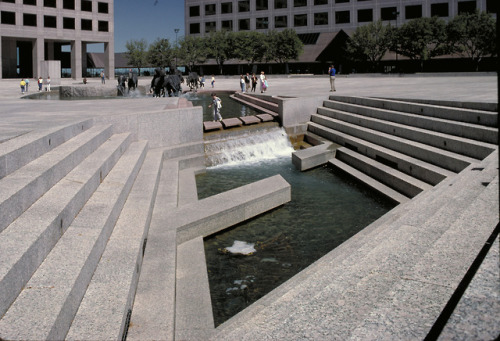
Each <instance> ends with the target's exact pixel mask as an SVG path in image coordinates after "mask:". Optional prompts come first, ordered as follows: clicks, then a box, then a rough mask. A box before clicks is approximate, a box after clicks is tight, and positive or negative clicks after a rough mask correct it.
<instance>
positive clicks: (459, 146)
mask: <svg viewBox="0 0 500 341" xmlns="http://www.w3.org/2000/svg"><path fill="white" fill-rule="evenodd" d="M361 112H362V111H361V110H360V113H359V114H358V113H356V114H353V113H348V112H344V111H340V110H336V109H328V108H318V114H319V115H324V116H326V117H330V118H334V119H337V120H341V121H344V122H348V123H351V124H356V125H359V126H361V127H365V128H370V129H373V130H376V131H380V132H384V133H387V134H391V135H394V136H398V137H404V138H406V139H408V140H412V141H416V142H420V143H425V144H427V145H429V146H433V147H436V148H440V149H443V150H447V151H450V152H454V153H457V154H461V155H465V156H469V157H473V158H476V159H483V158H485V157H486V156H487V155H489V154H490V153H491V152H492V151H493V150H495V148H496V145H494V144H491V143H485V142H481V141H476V140H471V139H468V138H464V137H459V136H455V135H450V134H445V133H440V132H437V131H432V130H428V129H422V128H418V127H415V126H414V125H413V124H412V122H411V121H409V122H406V124H400V123H393V122H392V121H386V120H385V119H389V118H384V119H378V118H372V117H366V116H365V115H363V114H362V113H361ZM414 121H415V122H416V121H417V120H414ZM407 124H410V125H407ZM435 126H436V127H437V126H438V125H437V124H436V125H435ZM444 126H446V127H449V126H451V125H450V124H444ZM492 133H493V134H494V135H498V130H497V131H496V132H495V131H492Z"/></svg>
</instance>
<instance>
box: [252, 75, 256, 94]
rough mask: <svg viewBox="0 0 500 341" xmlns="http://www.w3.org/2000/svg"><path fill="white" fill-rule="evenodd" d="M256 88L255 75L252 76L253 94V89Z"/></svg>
mask: <svg viewBox="0 0 500 341" xmlns="http://www.w3.org/2000/svg"><path fill="white" fill-rule="evenodd" d="M256 87H257V76H256V75H255V73H253V74H252V91H253V92H255V88H256Z"/></svg>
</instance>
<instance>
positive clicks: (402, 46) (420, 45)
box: [391, 17, 448, 71]
mask: <svg viewBox="0 0 500 341" xmlns="http://www.w3.org/2000/svg"><path fill="white" fill-rule="evenodd" d="M392 33H393V34H392V37H393V42H392V47H391V50H393V51H395V52H396V53H399V54H401V55H403V56H406V57H408V58H410V59H412V60H415V61H419V63H420V70H421V71H422V70H423V68H424V61H425V60H429V59H431V58H433V57H436V56H441V55H443V54H446V53H447V52H448V50H447V46H448V44H447V38H446V23H445V22H444V20H442V19H439V18H437V17H432V18H418V19H413V20H411V21H408V22H407V23H405V24H404V25H403V26H401V27H399V28H397V29H393V30H392Z"/></svg>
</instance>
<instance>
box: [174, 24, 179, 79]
mask: <svg viewBox="0 0 500 341" xmlns="http://www.w3.org/2000/svg"><path fill="white" fill-rule="evenodd" d="M174 32H175V71H176V72H177V52H178V51H177V33H179V29H178V28H174Z"/></svg>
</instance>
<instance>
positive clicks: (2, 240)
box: [0, 133, 130, 316]
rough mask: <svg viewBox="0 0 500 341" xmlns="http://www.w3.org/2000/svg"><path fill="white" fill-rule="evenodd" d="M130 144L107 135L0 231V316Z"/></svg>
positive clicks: (120, 136) (122, 137)
mask: <svg viewBox="0 0 500 341" xmlns="http://www.w3.org/2000/svg"><path fill="white" fill-rule="evenodd" d="M129 144H130V134H129V133H124V134H117V135H113V136H111V137H110V139H109V140H108V141H106V142H105V143H103V145H102V146H100V147H99V148H98V149H97V150H96V151H95V152H93V153H92V154H91V155H89V156H88V157H87V158H86V159H85V160H83V161H82V163H80V165H78V166H77V167H75V168H74V169H73V170H72V171H71V172H70V173H69V174H68V175H66V176H65V177H64V178H63V179H62V180H61V181H59V182H58V183H57V184H55V185H54V186H53V187H52V188H51V189H50V190H49V191H47V192H46V193H45V194H44V195H43V196H42V197H41V198H40V199H39V200H37V201H36V202H35V203H34V204H33V205H32V206H30V207H29V208H28V209H27V210H26V211H25V212H24V213H23V214H21V215H20V216H19V217H18V218H17V219H16V220H14V222H12V224H10V225H9V226H8V227H7V228H6V229H5V230H4V231H2V232H1V233H0V249H1V250H2V253H1V254H0V316H1V315H3V314H4V313H5V312H6V311H7V309H8V307H9V306H10V305H11V304H12V302H13V301H14V300H15V299H16V297H17V296H18V295H19V293H20V292H21V290H22V288H23V287H24V285H25V284H26V283H27V282H28V280H29V279H30V278H31V276H32V275H33V273H34V272H35V271H36V269H37V268H38V266H39V265H40V264H41V263H42V262H43V260H44V259H45V257H46V256H47V254H48V253H49V252H50V250H51V249H52V248H53V247H54V245H55V244H56V243H57V241H58V240H59V238H60V237H61V235H62V234H63V233H64V231H65V230H66V229H67V228H68V226H69V225H70V224H71V223H72V221H73V220H74V219H75V217H76V215H77V214H78V212H80V210H81V208H82V207H83V206H84V205H85V203H86V202H87V200H88V199H89V197H90V196H91V195H92V193H93V192H94V191H95V190H96V189H97V188H98V187H99V185H100V183H101V181H102V179H103V178H104V177H106V175H107V174H108V172H109V171H110V170H111V168H112V167H113V166H114V164H115V163H116V162H117V161H118V159H119V158H120V157H121V155H122V154H123V152H124V150H126V149H127V147H128V146H129Z"/></svg>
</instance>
